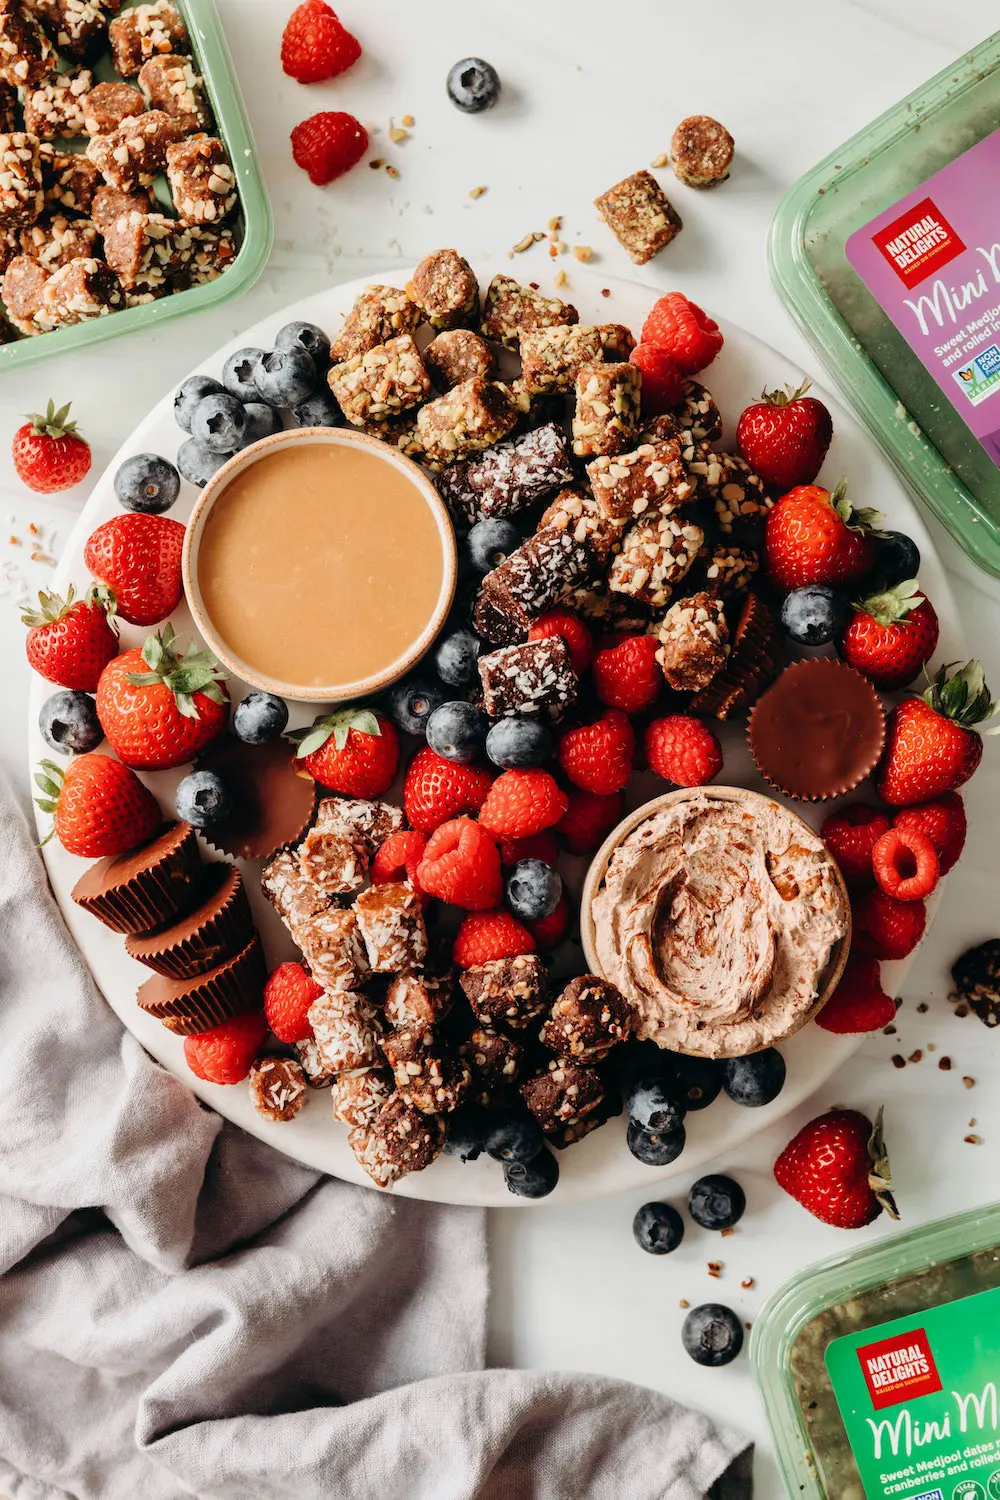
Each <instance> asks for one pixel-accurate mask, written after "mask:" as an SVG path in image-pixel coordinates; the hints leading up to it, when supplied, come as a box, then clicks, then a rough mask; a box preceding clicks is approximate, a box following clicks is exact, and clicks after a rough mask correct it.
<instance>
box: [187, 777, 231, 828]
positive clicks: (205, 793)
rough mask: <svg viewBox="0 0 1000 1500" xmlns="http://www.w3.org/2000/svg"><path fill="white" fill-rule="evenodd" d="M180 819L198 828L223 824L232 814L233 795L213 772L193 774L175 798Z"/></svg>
mask: <svg viewBox="0 0 1000 1500" xmlns="http://www.w3.org/2000/svg"><path fill="white" fill-rule="evenodd" d="M174 806H175V807H176V809H177V816H178V817H179V818H181V819H182V820H183V821H184V822H185V823H190V824H191V825H192V826H193V827H195V828H210V827H211V826H212V824H213V823H221V822H222V819H223V818H227V817H228V816H229V814H230V813H231V812H232V810H233V798H232V793H231V792H230V790H229V788H228V787H227V786H226V783H225V782H224V781H223V779H222V777H221V776H217V775H216V773H215V772H214V771H191V772H190V773H189V774H188V775H187V776H185V777H184V780H183V781H181V782H180V783H179V784H178V787H177V791H176V792H175V794H174Z"/></svg>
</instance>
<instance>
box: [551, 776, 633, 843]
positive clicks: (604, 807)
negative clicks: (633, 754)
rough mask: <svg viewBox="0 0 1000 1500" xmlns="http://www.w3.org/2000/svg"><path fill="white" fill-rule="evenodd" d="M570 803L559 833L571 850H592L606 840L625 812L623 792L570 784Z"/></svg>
mask: <svg viewBox="0 0 1000 1500" xmlns="http://www.w3.org/2000/svg"><path fill="white" fill-rule="evenodd" d="M568 798H569V807H568V808H567V809H566V811H565V812H564V813H563V815H562V817H561V818H560V819H559V822H558V823H557V824H556V833H557V834H558V835H559V837H560V838H561V839H562V841H563V843H564V844H565V845H566V848H567V849H568V850H569V852H570V853H571V854H590V853H591V852H592V851H593V850H594V849H596V848H597V847H598V845H599V844H603V842H604V839H605V836H606V835H607V834H609V833H610V832H611V830H612V828H614V826H615V824H616V823H620V822H621V820H622V818H623V817H624V814H625V799H624V798H623V796H622V794H621V792H608V793H606V794H604V795H601V794H599V793H598V792H585V791H583V790H582V789H580V788H579V787H575V786H574V787H570V789H569V793H568Z"/></svg>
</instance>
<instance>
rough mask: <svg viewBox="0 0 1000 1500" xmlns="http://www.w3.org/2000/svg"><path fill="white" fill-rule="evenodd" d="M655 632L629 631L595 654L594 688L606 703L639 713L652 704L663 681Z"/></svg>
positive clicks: (632, 712) (629, 711) (625, 710)
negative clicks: (651, 633) (629, 633)
mask: <svg viewBox="0 0 1000 1500" xmlns="http://www.w3.org/2000/svg"><path fill="white" fill-rule="evenodd" d="M657 649H658V648H657V644H656V640H655V638H654V637H653V636H651V635H627V636H625V637H624V638H623V639H622V640H620V641H619V642H618V643H617V645H614V646H609V647H608V648H607V649H606V650H605V651H598V653H597V655H596V656H595V657H594V688H595V690H596V692H597V696H598V698H600V700H601V702H602V703H606V704H607V705H608V707H609V708H620V709H622V710H623V711H624V712H625V713H627V714H637V713H640V712H641V711H642V709H644V708H648V707H649V705H650V704H651V703H652V702H653V701H654V699H655V698H656V696H657V694H658V693H659V691H660V688H661V686H662V684H663V673H662V672H661V671H660V668H659V664H658V663H657V660H656V652H657Z"/></svg>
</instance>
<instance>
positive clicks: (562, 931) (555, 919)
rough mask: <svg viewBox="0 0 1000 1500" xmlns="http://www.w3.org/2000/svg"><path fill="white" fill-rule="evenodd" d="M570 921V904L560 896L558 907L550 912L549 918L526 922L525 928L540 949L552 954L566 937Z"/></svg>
mask: <svg viewBox="0 0 1000 1500" xmlns="http://www.w3.org/2000/svg"><path fill="white" fill-rule="evenodd" d="M569 919H570V907H569V902H568V901H567V900H566V897H565V896H560V897H559V904H558V906H557V907H556V908H555V910H554V911H551V912H549V914H548V916H547V917H539V918H538V920H537V922H525V923H524V926H525V927H526V928H527V929H528V931H529V932H530V933H531V936H532V937H533V938H534V940H535V942H536V943H537V945H538V947H539V948H542V949H544V950H545V951H546V952H551V950H552V949H553V948H558V946H559V944H560V943H561V942H562V940H563V938H564V937H565V936H566V929H567V927H568V926H569Z"/></svg>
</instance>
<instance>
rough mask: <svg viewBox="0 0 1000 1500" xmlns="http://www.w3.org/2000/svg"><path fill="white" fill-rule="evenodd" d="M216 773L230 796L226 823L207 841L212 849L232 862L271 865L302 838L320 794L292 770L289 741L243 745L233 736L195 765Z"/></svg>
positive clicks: (211, 832) (292, 752) (217, 826)
mask: <svg viewBox="0 0 1000 1500" xmlns="http://www.w3.org/2000/svg"><path fill="white" fill-rule="evenodd" d="M198 766H199V769H204V770H209V771H217V772H218V774H219V775H220V776H221V777H222V779H223V780H224V781H225V783H226V785H227V786H228V788H229V790H230V791H231V792H232V795H233V810H232V812H231V813H230V814H229V816H228V818H224V819H223V820H222V822H221V823H216V824H214V825H213V826H212V827H211V828H209V829H208V830H207V831H206V834H205V837H206V839H207V840H208V842H209V843H210V844H211V845H212V847H213V849H218V850H219V852H220V853H221V854H231V855H232V856H233V857H234V858H235V859H269V858H270V857H271V855H272V854H275V853H276V852H277V851H278V850H279V849H283V848H284V847H285V845H286V844H296V843H298V841H299V839H300V838H302V837H303V835H304V834H305V832H306V830H307V829H308V828H309V825H310V824H311V823H312V820H313V818H314V816H315V814H316V803H317V801H318V792H317V788H316V783H315V782H314V781H313V779H312V777H311V776H307V775H304V774H303V775H299V774H298V773H297V772H296V768H295V748H294V746H293V745H290V744H289V742H288V741H287V740H270V741H269V742H268V743H267V744H264V745H246V744H244V743H243V741H242V740H238V739H236V738H235V737H234V736H232V735H226V736H224V737H223V738H221V739H218V740H216V741H215V743H214V744H213V745H211V746H210V747H209V749H208V750H207V751H206V752H205V754H204V755H203V756H201V757H200V758H199V761H198Z"/></svg>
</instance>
